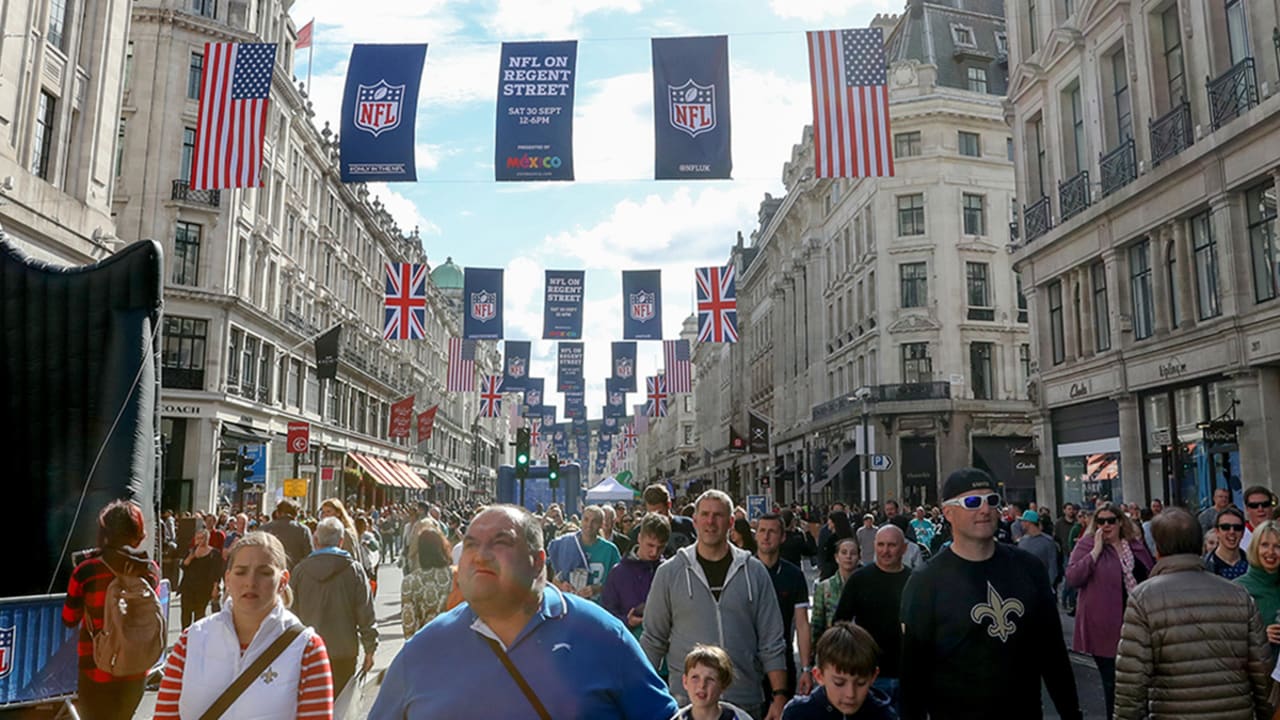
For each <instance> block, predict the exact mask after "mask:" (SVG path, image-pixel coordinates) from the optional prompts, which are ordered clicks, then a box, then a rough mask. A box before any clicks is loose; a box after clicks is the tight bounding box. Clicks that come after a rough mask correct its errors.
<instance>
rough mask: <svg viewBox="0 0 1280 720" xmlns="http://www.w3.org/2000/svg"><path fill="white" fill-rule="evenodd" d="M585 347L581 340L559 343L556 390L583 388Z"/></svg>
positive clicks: (557, 348)
mask: <svg viewBox="0 0 1280 720" xmlns="http://www.w3.org/2000/svg"><path fill="white" fill-rule="evenodd" d="M585 352H586V351H585V348H584V346H583V344H582V343H580V342H562V343H557V347H556V391H557V392H569V391H581V390H583V387H584V386H583V380H582V361H583V357H584V354H585Z"/></svg>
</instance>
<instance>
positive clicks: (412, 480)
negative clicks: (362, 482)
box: [348, 452, 428, 490]
mask: <svg viewBox="0 0 1280 720" xmlns="http://www.w3.org/2000/svg"><path fill="white" fill-rule="evenodd" d="M348 456H349V457H350V458H351V459H352V460H355V461H356V464H357V465H359V466H360V467H361V468H363V469H364V471H365V472H367V473H369V474H370V475H371V476H373V480H374V482H376V483H378V484H379V485H383V486H385V487H397V488H407V489H411V490H424V489H426V488H427V487H428V485H427V484H426V483H424V482H423V481H422V480H421V479H419V478H418V476H417V475H415V474H414V472H413V471H412V470H411V469H410V468H409V466H408V465H405V464H404V463H402V462H399V461H397V460H390V459H388V458H380V457H377V456H374V455H364V454H361V453H354V452H353V453H348Z"/></svg>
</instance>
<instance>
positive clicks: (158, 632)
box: [85, 562, 166, 677]
mask: <svg viewBox="0 0 1280 720" xmlns="http://www.w3.org/2000/svg"><path fill="white" fill-rule="evenodd" d="M103 564H104V565H106V563H105V562H104V563H103ZM107 569H108V570H111V574H112V575H114V576H115V577H114V578H112V579H111V582H110V583H109V584H108V585H107V592H106V598H105V604H104V605H103V608H102V629H101V630H99V631H98V632H96V633H95V632H93V631H92V630H90V631H89V635H90V637H92V638H93V663H94V665H96V666H97V668H98V669H99V670H101V671H103V672H105V673H109V674H111V675H113V676H115V677H126V676H129V675H141V674H143V673H146V672H147V671H149V670H150V669H151V668H152V666H153V665H155V663H156V661H157V660H159V659H160V654H161V653H162V652H164V645H165V640H166V637H165V635H166V633H165V621H164V611H163V609H162V608H161V605H160V598H159V596H157V595H156V592H155V590H153V589H152V588H151V584H150V583H148V582H147V579H146V578H144V577H139V576H137V575H121V574H120V573H118V572H116V571H115V569H114V568H112V567H111V566H110V565H107ZM85 618H86V622H87V620H88V616H87V615H86V616H85Z"/></svg>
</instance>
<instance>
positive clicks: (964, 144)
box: [959, 130, 982, 157]
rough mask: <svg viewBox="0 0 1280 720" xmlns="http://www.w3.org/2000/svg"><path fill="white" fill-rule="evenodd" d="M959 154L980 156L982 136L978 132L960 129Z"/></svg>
mask: <svg viewBox="0 0 1280 720" xmlns="http://www.w3.org/2000/svg"><path fill="white" fill-rule="evenodd" d="M959 143H960V154H961V155H964V156H965V157H982V136H980V135H978V133H972V132H965V131H964V130H961V131H960V140H959Z"/></svg>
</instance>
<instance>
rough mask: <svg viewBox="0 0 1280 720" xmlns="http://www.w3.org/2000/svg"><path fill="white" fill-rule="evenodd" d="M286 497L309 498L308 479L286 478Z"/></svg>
mask: <svg viewBox="0 0 1280 720" xmlns="http://www.w3.org/2000/svg"><path fill="white" fill-rule="evenodd" d="M284 495H285V497H291V498H304V497H306V496H307V479H306V478H285V481H284Z"/></svg>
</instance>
